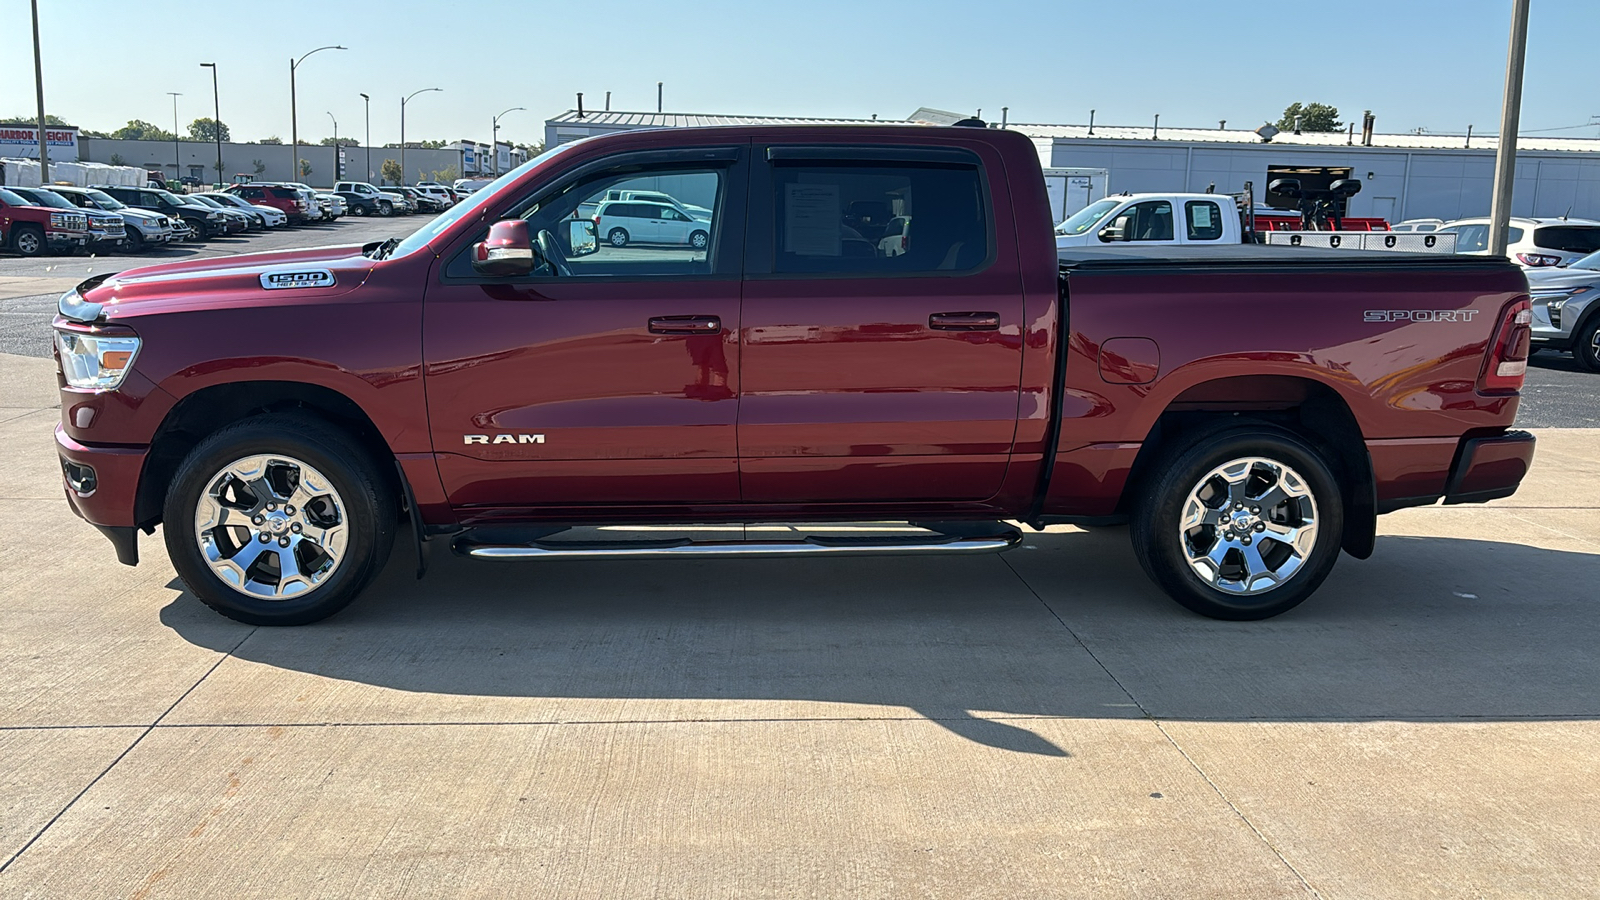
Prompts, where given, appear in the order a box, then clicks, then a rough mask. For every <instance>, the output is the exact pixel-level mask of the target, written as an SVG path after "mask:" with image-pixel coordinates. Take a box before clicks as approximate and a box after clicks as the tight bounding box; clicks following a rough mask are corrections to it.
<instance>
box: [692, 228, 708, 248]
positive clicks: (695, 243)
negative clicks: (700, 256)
mask: <svg viewBox="0 0 1600 900" xmlns="http://www.w3.org/2000/svg"><path fill="white" fill-rule="evenodd" d="M710 243H711V235H709V234H706V233H705V232H704V231H696V232H695V233H694V234H691V235H689V246H691V247H693V248H694V249H696V250H704V249H705V248H706V246H707V245H708V244H710Z"/></svg>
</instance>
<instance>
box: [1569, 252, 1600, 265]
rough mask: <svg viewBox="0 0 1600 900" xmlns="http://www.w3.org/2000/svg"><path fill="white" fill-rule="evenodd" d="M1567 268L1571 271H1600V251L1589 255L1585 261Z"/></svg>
mask: <svg viewBox="0 0 1600 900" xmlns="http://www.w3.org/2000/svg"><path fill="white" fill-rule="evenodd" d="M1567 268H1569V269H1600V250H1596V251H1595V252H1593V253H1591V254H1589V255H1588V256H1585V257H1584V258H1583V259H1580V260H1577V261H1576V262H1574V263H1572V264H1571V265H1569V266H1567Z"/></svg>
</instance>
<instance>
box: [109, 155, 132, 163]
mask: <svg viewBox="0 0 1600 900" xmlns="http://www.w3.org/2000/svg"><path fill="white" fill-rule="evenodd" d="M111 164H112V165H113V166H125V165H127V164H128V161H127V160H125V159H123V158H122V154H121V153H113V154H111Z"/></svg>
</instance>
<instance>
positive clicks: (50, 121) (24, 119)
mask: <svg viewBox="0 0 1600 900" xmlns="http://www.w3.org/2000/svg"><path fill="white" fill-rule="evenodd" d="M38 124H39V116H38V115H37V114H35V113H28V114H27V115H25V116H6V117H5V118H4V119H0V125H38ZM44 125H45V127H46V128H70V127H71V123H70V122H68V121H67V120H66V119H63V118H61V117H60V116H53V115H51V114H49V113H45V114H44Z"/></svg>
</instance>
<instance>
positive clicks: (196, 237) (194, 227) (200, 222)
mask: <svg viewBox="0 0 1600 900" xmlns="http://www.w3.org/2000/svg"><path fill="white" fill-rule="evenodd" d="M184 221H185V222H188V223H189V240H191V241H201V242H203V241H206V240H209V239H210V237H211V229H209V228H207V227H206V223H205V220H204V219H184Z"/></svg>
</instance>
